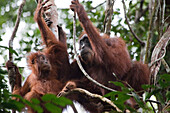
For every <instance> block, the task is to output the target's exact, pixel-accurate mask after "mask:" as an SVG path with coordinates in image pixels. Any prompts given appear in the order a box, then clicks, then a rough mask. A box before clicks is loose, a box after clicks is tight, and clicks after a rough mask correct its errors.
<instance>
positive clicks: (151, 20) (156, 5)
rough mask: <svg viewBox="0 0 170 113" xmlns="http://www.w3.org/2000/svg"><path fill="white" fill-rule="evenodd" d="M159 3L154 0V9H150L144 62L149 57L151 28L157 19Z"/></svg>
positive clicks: (146, 61)
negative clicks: (150, 14)
mask: <svg viewBox="0 0 170 113" xmlns="http://www.w3.org/2000/svg"><path fill="white" fill-rule="evenodd" d="M158 8H159V3H158V1H157V0H156V1H155V5H154V9H153V11H152V16H151V18H150V22H149V31H148V38H147V44H146V54H145V63H148V60H149V57H150V49H151V44H152V35H153V29H154V26H155V22H156V20H157V13H158Z"/></svg>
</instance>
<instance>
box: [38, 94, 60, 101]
mask: <svg viewBox="0 0 170 113" xmlns="http://www.w3.org/2000/svg"><path fill="white" fill-rule="evenodd" d="M55 98H57V97H56V95H54V94H46V95H44V96H43V97H41V99H42V101H44V102H48V101H52V100H53V99H55Z"/></svg>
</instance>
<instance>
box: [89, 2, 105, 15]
mask: <svg viewBox="0 0 170 113" xmlns="http://www.w3.org/2000/svg"><path fill="white" fill-rule="evenodd" d="M104 3H106V1H104V2H103V3H100V4H99V5H97V6H95V7H93V8H91V9H89V10H87V13H89V12H91V11H92V10H93V9H96V8H98V7H100V6H101V5H103V4H104Z"/></svg>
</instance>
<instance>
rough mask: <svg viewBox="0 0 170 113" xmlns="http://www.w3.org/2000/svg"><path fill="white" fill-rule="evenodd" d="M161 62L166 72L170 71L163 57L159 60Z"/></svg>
mask: <svg viewBox="0 0 170 113" xmlns="http://www.w3.org/2000/svg"><path fill="white" fill-rule="evenodd" d="M161 62H162V64H163V65H164V68H165V69H166V72H167V73H170V67H169V65H168V64H167V63H166V61H165V59H162V60H161Z"/></svg>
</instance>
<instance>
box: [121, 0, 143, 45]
mask: <svg viewBox="0 0 170 113" xmlns="http://www.w3.org/2000/svg"><path fill="white" fill-rule="evenodd" d="M122 3H123V9H124V15H125V20H126V22H127V24H128V27H129V29H130V31H131V33H132V35H133V36H134V37H135V39H136V40H137V41H138V42H139V43H140V45H141V46H142V47H144V46H145V43H144V42H143V41H142V40H140V38H139V37H138V36H137V35H136V34H135V32H134V31H133V29H132V28H131V26H130V23H129V21H128V18H127V14H126V5H125V2H124V0H122Z"/></svg>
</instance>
